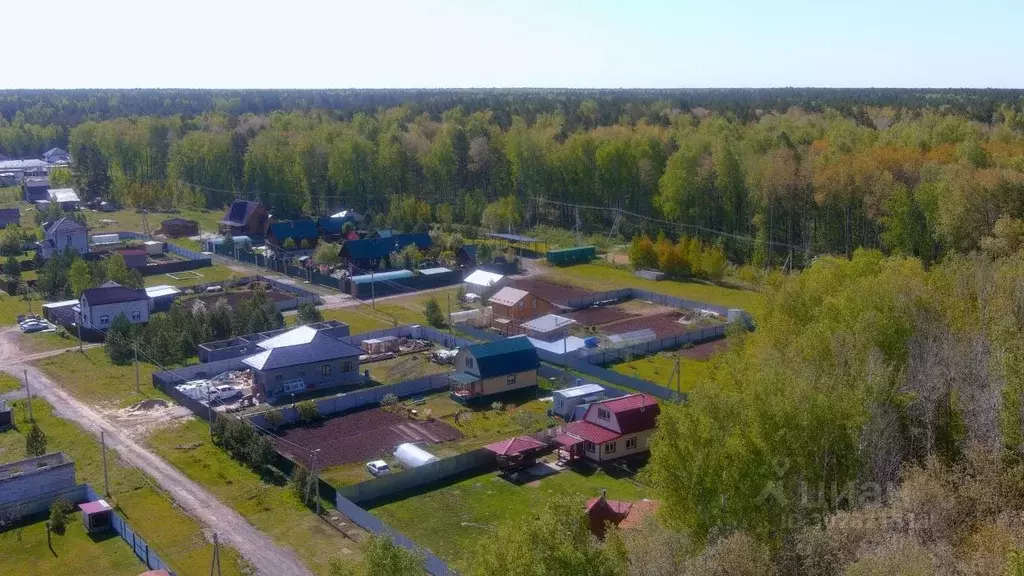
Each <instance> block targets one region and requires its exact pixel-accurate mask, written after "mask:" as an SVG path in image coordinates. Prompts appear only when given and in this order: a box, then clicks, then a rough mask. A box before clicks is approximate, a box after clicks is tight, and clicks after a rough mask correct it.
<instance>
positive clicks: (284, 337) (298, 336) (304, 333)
mask: <svg viewBox="0 0 1024 576" xmlns="http://www.w3.org/2000/svg"><path fill="white" fill-rule="evenodd" d="M316 333H317V330H316V328H310V327H309V326H299V327H298V328H293V329H291V330H289V331H287V332H285V333H284V334H278V335H277V336H274V337H273V338H268V339H266V340H264V341H263V342H260V343H259V347H260V348H263V349H264V350H273V349H274V348H278V347H280V346H296V345H299V344H309V343H310V342H312V341H313V337H314V336H316Z"/></svg>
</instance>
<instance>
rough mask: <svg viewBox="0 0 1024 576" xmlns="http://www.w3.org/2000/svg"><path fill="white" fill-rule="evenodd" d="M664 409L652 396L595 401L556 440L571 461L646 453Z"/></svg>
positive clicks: (629, 396)
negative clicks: (581, 417) (659, 416)
mask: <svg viewBox="0 0 1024 576" xmlns="http://www.w3.org/2000/svg"><path fill="white" fill-rule="evenodd" d="M660 414H661V408H660V407H659V406H658V403H657V401H655V399H654V397H653V396H651V395H649V394H642V393H641V394H629V395H627V396H620V397H618V398H611V399H608V400H601V401H598V402H593V403H591V404H590V406H589V407H588V408H587V412H586V414H584V416H583V419H582V420H579V421H577V422H572V423H570V424H567V425H566V426H565V429H564V433H563V434H562V435H560V436H558V437H557V438H556V439H555V441H556V442H557V443H558V444H559V445H560V446H561V447H562V449H563V450H565V451H566V452H568V454H569V456H570V458H571V459H572V458H577V457H586V458H587V459H589V460H593V461H595V462H607V461H609V460H615V459H617V458H623V457H626V456H633V455H635V454H642V453H644V452H647V451H648V449H649V448H648V445H647V443H648V441H649V440H650V437H651V434H652V433H653V432H654V429H655V428H656V427H657V420H658V415H660Z"/></svg>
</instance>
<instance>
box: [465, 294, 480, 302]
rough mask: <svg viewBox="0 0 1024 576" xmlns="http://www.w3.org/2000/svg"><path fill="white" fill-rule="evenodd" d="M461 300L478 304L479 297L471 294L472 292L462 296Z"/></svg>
mask: <svg viewBox="0 0 1024 576" xmlns="http://www.w3.org/2000/svg"><path fill="white" fill-rule="evenodd" d="M463 300H465V301H466V302H479V301H480V296H479V295H477V294H473V293H472V292H469V293H467V294H466V295H465V296H463Z"/></svg>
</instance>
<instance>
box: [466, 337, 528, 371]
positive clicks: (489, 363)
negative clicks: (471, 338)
mask: <svg viewBox="0 0 1024 576" xmlns="http://www.w3.org/2000/svg"><path fill="white" fill-rule="evenodd" d="M465 350H466V351H467V352H468V353H469V354H472V355H473V358H476V371H477V372H478V373H479V374H480V377H481V378H491V377H493V376H502V375H505V374H514V373H516V372H523V371H525V370H531V369H536V368H537V367H539V366H540V358H539V357H538V356H537V349H536V348H534V347H533V343H532V342H530V339H529V338H526V337H523V336H515V337H512V338H505V339H504V340H496V341H494V342H488V343H486V344H474V345H473V346H469V347H467V348H465Z"/></svg>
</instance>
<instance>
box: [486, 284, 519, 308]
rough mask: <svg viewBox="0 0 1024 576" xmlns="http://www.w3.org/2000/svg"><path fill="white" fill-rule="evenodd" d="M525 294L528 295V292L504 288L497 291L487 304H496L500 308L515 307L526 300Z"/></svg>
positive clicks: (509, 287) (508, 287)
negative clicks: (499, 305) (500, 306)
mask: <svg viewBox="0 0 1024 576" xmlns="http://www.w3.org/2000/svg"><path fill="white" fill-rule="evenodd" d="M527 294H529V292H527V291H526V290H520V289H518V288H513V287H511V286H505V287H504V288H502V289H501V290H498V292H497V293H496V294H495V295H494V296H491V299H490V300H488V302H496V303H498V304H501V305H502V306H515V305H516V304H517V303H518V302H519V301H520V300H522V299H523V298H526V295H527Z"/></svg>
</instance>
